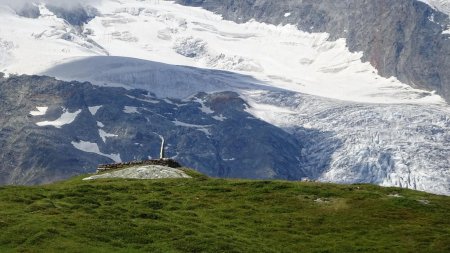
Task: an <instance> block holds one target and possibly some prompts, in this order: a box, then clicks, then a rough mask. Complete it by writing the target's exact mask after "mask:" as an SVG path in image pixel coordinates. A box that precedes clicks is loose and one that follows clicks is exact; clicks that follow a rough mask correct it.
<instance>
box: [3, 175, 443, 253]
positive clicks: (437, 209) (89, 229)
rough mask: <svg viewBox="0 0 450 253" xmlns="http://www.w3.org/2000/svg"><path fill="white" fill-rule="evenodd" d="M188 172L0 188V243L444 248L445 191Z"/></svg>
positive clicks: (13, 248)
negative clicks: (227, 177)
mask: <svg viewBox="0 0 450 253" xmlns="http://www.w3.org/2000/svg"><path fill="white" fill-rule="evenodd" d="M188 173H189V174H190V175H191V176H193V177H194V179H164V180H119V179H115V180H98V181H90V182H85V181H82V180H81V179H82V178H83V177H76V178H74V179H72V180H69V181H65V182H59V183H55V184H52V185H46V186H36V187H1V188H0V231H1V233H0V252H450V220H449V213H450V197H446V196H436V195H431V194H427V193H423V192H416V191H411V190H405V189H397V188H382V187H378V186H373V185H334V184H320V183H300V182H284V181H250V180H225V179H209V178H207V177H205V176H202V175H200V174H198V173H195V172H193V171H188ZM390 195H391V196H390ZM394 196H396V197H394ZM426 203H428V204H426Z"/></svg>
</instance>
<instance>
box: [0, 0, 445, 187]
mask: <svg viewBox="0 0 450 253" xmlns="http://www.w3.org/2000/svg"><path fill="white" fill-rule="evenodd" d="M95 7H96V8H97V10H98V12H99V15H97V16H96V17H95V18H93V19H92V20H90V21H89V23H87V24H86V25H82V26H80V27H78V26H77V27H75V26H73V25H71V24H69V23H68V22H66V21H65V20H63V19H61V18H58V17H57V16H56V15H54V14H53V13H52V12H51V11H49V10H48V9H47V8H46V7H45V5H42V4H41V5H39V8H40V13H41V15H40V17H38V18H37V19H30V18H25V17H21V16H18V15H15V13H14V12H13V11H12V10H10V9H8V8H3V9H1V14H0V15H1V16H2V20H5V21H6V22H2V23H0V70H1V71H4V72H6V73H9V74H11V73H20V74H22V73H26V74H47V75H51V76H55V77H58V78H60V79H63V80H80V81H90V82H93V83H94V84H97V85H102V86H103V85H106V86H124V87H127V88H129V89H131V88H140V89H145V90H149V91H151V92H153V93H154V94H156V95H157V96H158V97H159V98H164V97H172V98H173V97H175V98H179V99H186V98H188V99H190V98H192V95H195V94H197V93H198V92H202V91H205V92H217V91H234V92H237V93H239V94H240V96H241V98H243V99H244V100H245V101H246V102H247V103H248V105H249V106H248V108H247V112H248V113H250V114H251V115H253V116H256V117H258V118H259V119H263V120H265V121H266V122H268V123H270V124H272V125H275V126H277V127H278V128H279V129H283V130H284V131H286V132H288V133H289V135H287V136H289V137H292V136H296V137H295V138H296V139H297V140H298V141H301V142H302V147H301V149H300V150H290V151H289V154H286V153H285V154H283V153H271V154H270V156H275V157H284V156H286V155H291V154H296V153H300V154H301V156H300V157H298V159H297V158H296V157H292V158H293V159H294V160H295V161H296V162H294V165H293V166H294V167H296V168H297V169H295V170H294V169H293V170H292V171H295V173H297V174H296V175H308V177H310V178H313V179H318V180H323V181H332V182H346V183H351V182H371V183H376V184H381V185H387V186H391V185H392V186H402V187H408V188H414V189H419V190H424V191H429V192H434V193H441V194H450V182H449V180H450V167H449V164H450V161H449V158H450V150H449V149H448V148H447V147H448V146H449V144H450V136H449V135H448V133H449V131H448V130H449V127H450V111H449V110H450V109H449V107H448V105H447V104H446V103H445V102H444V100H443V99H442V98H441V97H439V96H438V95H436V94H434V93H433V92H429V91H424V90H419V89H414V88H411V87H410V86H408V85H406V84H403V83H401V82H400V81H398V80H397V79H395V78H389V79H387V78H383V77H381V76H380V75H378V73H377V70H376V69H375V68H374V67H372V66H371V65H370V64H369V63H363V62H362V60H361V58H362V54H361V53H351V52H350V51H349V50H348V48H347V47H346V41H345V40H344V39H340V40H337V41H329V40H328V35H327V34H325V33H306V32H301V31H299V30H298V29H296V27H294V26H291V25H286V26H274V25H268V24H263V23H259V22H255V21H250V22H246V23H243V24H237V23H234V22H231V21H225V20H223V19H222V18H221V17H220V16H218V15H216V14H213V13H211V12H208V11H206V10H203V9H200V8H194V7H185V6H181V5H177V4H175V3H173V2H169V1H158V0H147V1H138V0H129V1H113V0H104V1H102V2H101V3H99V4H98V5H96V6H95ZM284 16H285V17H286V18H288V17H289V16H290V13H288V12H286V13H284ZM218 70H219V71H218ZM36 106H42V105H36ZM129 109H130V110H128V111H129V112H133V111H135V110H134V109H133V108H129ZM75 111H76V110H75ZM71 112H72V111H71ZM217 117H218V119H220V117H219V116H217ZM198 120H200V118H199V119H198ZM174 124H175V125H177V124H178V125H177V126H185V127H189V126H190V127H195V124H190V125H189V124H188V125H186V124H184V125H183V123H180V122H178V121H175V123H174ZM197 126H198V125H197ZM61 127H62V128H63V130H64V127H65V126H64V125H63V126H61ZM234 127H237V126H234ZM227 133H229V134H230V135H232V134H233V131H230V132H227ZM103 136H104V137H105V138H107V137H106V136H105V135H103ZM279 136H281V135H279ZM232 137H233V138H231V139H233V140H235V141H238V138H234V137H236V136H232ZM174 138H176V137H175V136H174ZM208 138H210V137H208ZM75 144H76V145H78V147H80V148H81V149H83V147H84V148H85V149H84V150H87V149H86V145H84V146H83V145H81V144H83V143H81V142H75ZM231 146H232V145H231ZM298 147H299V146H296V145H292V148H298ZM89 150H91V151H92V149H89ZM108 150H109V151H108V155H109V154H117V153H121V152H123V151H120V150H114V148H113V147H108ZM81 152H82V151H81ZM86 152H87V151H86ZM183 152H185V150H183ZM183 152H181V153H183ZM279 152H286V150H283V151H279ZM97 153H100V150H98V152H97ZM102 154H106V153H102ZM127 155H128V156H129V157H131V154H127ZM259 155H260V157H258V159H263V157H264V156H265V154H259ZM110 156H111V155H110ZM111 157H112V156H111ZM122 157H124V156H123V155H122ZM181 158H183V157H181ZM204 159H206V160H207V159H211V161H212V160H213V158H208V157H204ZM214 159H216V158H214ZM227 159H232V158H227ZM188 161H189V160H188ZM206 164H208V165H213V164H214V163H212V162H211V163H209V160H208V162H206ZM260 164H261V163H260V162H255V166H259V165H260ZM188 165H189V164H188ZM193 165H196V164H193ZM249 166H250V165H249ZM274 166H275V165H274ZM291 166H292V164H291ZM252 169H255V168H252ZM264 169H265V172H258V173H259V174H258V175H257V176H258V177H266V178H268V177H269V178H270V177H271V176H274V177H276V175H277V174H276V173H274V171H275V170H274V168H269V167H267V168H264ZM249 171H252V170H249ZM299 171H300V172H301V173H300V172H299ZM264 173H265V174H264ZM292 173H294V172H292ZM295 173H294V174H295ZM286 174H289V173H286ZM239 175H240V176H242V175H244V174H239ZM255 175H256V174H252V175H250V174H249V175H246V174H245V176H246V177H256V176H255ZM291 179H299V178H295V177H291Z"/></svg>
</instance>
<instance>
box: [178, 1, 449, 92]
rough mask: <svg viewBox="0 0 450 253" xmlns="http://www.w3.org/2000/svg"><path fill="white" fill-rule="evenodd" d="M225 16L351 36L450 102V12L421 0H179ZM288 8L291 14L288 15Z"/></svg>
mask: <svg viewBox="0 0 450 253" xmlns="http://www.w3.org/2000/svg"><path fill="white" fill-rule="evenodd" d="M178 3H180V4H184V5H191V6H200V7H203V8H205V9H207V10H210V11H213V12H216V13H219V14H221V15H223V17H224V18H225V19H229V20H233V21H236V22H246V21H248V20H250V19H255V20H257V21H261V22H266V23H271V24H287V23H290V24H295V25H297V26H298V28H299V29H300V30H303V31H308V32H327V33H329V34H330V39H331V40H335V39H338V38H346V39H347V44H348V47H349V49H350V50H351V51H362V52H364V58H363V60H365V61H368V62H370V63H371V64H372V65H373V66H374V67H376V68H377V69H378V71H379V73H380V74H381V75H382V76H384V77H390V76H395V77H397V78H398V79H399V80H401V81H402V82H405V83H407V84H409V85H411V86H413V87H418V88H423V89H427V90H436V91H437V92H438V94H440V95H442V96H443V97H444V98H445V99H446V100H447V101H450V71H448V70H449V69H450V34H448V33H443V31H445V30H447V29H448V27H449V25H450V20H449V17H448V16H447V15H446V14H444V13H442V12H439V11H437V10H434V9H433V8H431V7H430V6H428V5H426V4H425V3H423V2H420V1H417V0H395V1H392V0H339V1H327V0H278V1H272V0H178ZM285 13H290V15H289V16H287V17H285V15H284V14H285Z"/></svg>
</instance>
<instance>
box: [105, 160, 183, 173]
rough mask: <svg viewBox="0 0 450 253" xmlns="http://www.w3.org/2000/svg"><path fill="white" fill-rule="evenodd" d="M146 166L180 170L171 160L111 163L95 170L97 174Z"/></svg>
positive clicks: (178, 165)
mask: <svg viewBox="0 0 450 253" xmlns="http://www.w3.org/2000/svg"><path fill="white" fill-rule="evenodd" d="M146 165H159V166H165V167H169V168H181V167H182V166H181V165H180V164H179V163H178V162H177V161H175V160H173V159H152V160H144V161H133V162H126V163H112V164H102V165H99V166H98V168H97V173H100V172H105V171H110V170H117V169H123V168H129V167H133V166H146Z"/></svg>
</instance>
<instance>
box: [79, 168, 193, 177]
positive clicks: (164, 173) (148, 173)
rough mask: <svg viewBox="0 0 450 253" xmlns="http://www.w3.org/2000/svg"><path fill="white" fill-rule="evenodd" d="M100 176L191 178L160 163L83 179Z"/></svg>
mask: <svg viewBox="0 0 450 253" xmlns="http://www.w3.org/2000/svg"><path fill="white" fill-rule="evenodd" d="M102 178H122V179H166V178H191V177H190V176H189V175H187V174H186V173H185V172H184V171H182V170H180V169H176V168H170V167H167V166H161V165H143V166H140V165H135V166H131V167H129V168H125V169H119V170H115V171H111V172H107V173H103V174H99V175H93V176H90V177H87V178H84V179H83V180H95V179H102Z"/></svg>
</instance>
